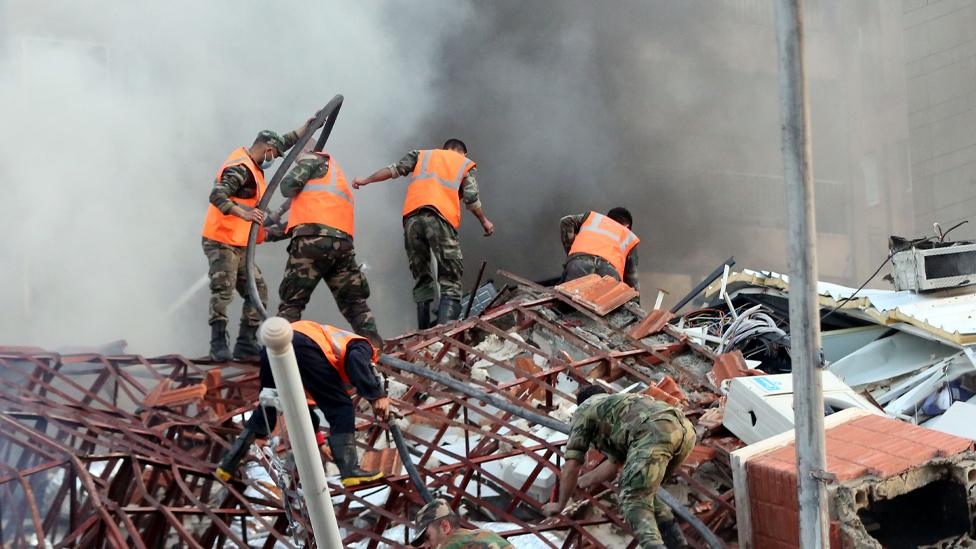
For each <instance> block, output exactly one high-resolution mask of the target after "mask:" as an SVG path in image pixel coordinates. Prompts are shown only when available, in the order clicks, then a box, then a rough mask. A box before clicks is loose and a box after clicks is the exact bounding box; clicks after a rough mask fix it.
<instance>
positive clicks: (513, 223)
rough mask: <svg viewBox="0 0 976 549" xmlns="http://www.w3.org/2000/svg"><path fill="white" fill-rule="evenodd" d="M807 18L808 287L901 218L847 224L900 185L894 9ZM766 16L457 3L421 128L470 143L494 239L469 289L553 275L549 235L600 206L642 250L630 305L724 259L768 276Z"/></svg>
mask: <svg viewBox="0 0 976 549" xmlns="http://www.w3.org/2000/svg"><path fill="white" fill-rule="evenodd" d="M805 4H806V5H807V8H808V10H807V11H808V13H807V19H806V24H807V30H808V41H807V46H808V48H807V51H808V58H809V64H808V74H809V78H810V84H809V88H810V97H811V102H812V107H811V110H812V117H813V138H814V176H815V177H816V179H817V193H818V196H817V200H818V208H819V211H818V218H819V221H818V222H819V229H820V232H821V246H820V249H819V252H820V253H819V255H820V266H821V276H822V277H823V278H825V279H828V280H832V281H838V282H847V283H853V282H855V280H857V281H858V282H860V280H859V279H861V278H862V277H864V276H865V274H866V273H870V272H871V271H872V270H873V269H874V267H875V266H876V265H877V263H878V262H879V261H880V260H881V258H883V257H884V256H885V255H886V254H885V252H886V250H885V238H886V237H887V235H888V234H890V232H889V231H894V232H897V231H898V230H904V229H903V228H904V227H905V226H910V225H911V217H912V216H911V211H910V210H909V211H905V212H900V211H892V210H891V209H890V208H889V209H887V210H888V211H887V213H886V214H883V215H882V216H881V218H880V219H871V218H870V216H869V215H868V214H867V213H866V212H865V210H864V209H863V208H864V207H865V205H866V204H865V202H867V203H868V204H867V205H870V202H871V201H870V200H865V195H866V194H867V195H870V193H871V191H870V189H868V190H866V188H867V187H869V186H870V185H871V184H872V183H873V184H875V185H888V186H889V188H891V189H904V188H905V187H907V186H908V185H907V180H908V170H907V139H908V134H907V109H906V107H905V87H904V86H905V85H904V82H905V81H904V66H903V64H904V59H903V57H902V56H901V53H900V52H901V28H900V26H899V25H900V12H899V9H900V8H899V6H898V5H896V3H888V2H871V1H868V2H840V3H835V2H816V1H814V2H806V3H805ZM772 6H773V2H769V1H766V0H707V1H706V0H684V1H680V2H675V1H671V0H639V1H638V0H633V1H630V0H627V1H622V2H614V3H612V4H607V3H605V2H590V1H586V0H549V1H546V0H540V1H534V2H518V1H515V0H497V1H493V2H479V3H477V4H475V7H474V16H473V17H471V18H469V19H466V20H465V24H464V25H462V26H460V27H458V28H456V29H454V32H453V34H451V35H450V37H449V38H448V39H446V42H448V43H449V44H450V45H449V46H448V47H445V48H444V60H443V63H442V65H441V66H442V68H443V70H442V72H441V84H440V85H439V86H438V90H440V91H441V93H442V94H441V98H440V100H439V104H440V105H441V108H440V109H438V110H437V111H436V112H435V113H434V115H433V116H432V118H431V124H432V126H433V127H435V128H438V129H440V130H441V131H442V133H450V134H456V135H458V136H459V137H462V138H466V139H467V140H468V142H469V147H468V148H469V150H470V156H472V157H473V158H474V159H475V160H477V161H479V181H480V182H481V187H482V191H483V195H484V196H483V199H484V200H483V201H484V204H485V208H486V211H487V213H488V214H489V216H491V217H492V218H494V219H495V220H496V221H497V223H496V230H497V236H495V237H494V238H492V239H481V238H480V237H478V227H477V224H476V223H469V224H468V226H467V227H466V228H464V233H465V237H466V240H465V245H466V248H465V253H466V255H467V257H468V258H470V260H469V261H468V263H467V267H468V277H469V278H470V277H471V276H473V271H475V270H476V266H477V260H479V259H481V258H483V257H486V258H488V259H489V261H491V262H492V263H493V264H494V266H495V267H505V268H508V269H511V270H514V271H517V272H521V273H522V274H524V275H526V276H530V277H535V278H536V279H544V278H548V277H551V276H555V275H558V274H559V272H560V267H561V263H562V261H563V260H564V255H563V250H562V248H561V246H560V243H559V236H558V221H559V218H560V217H561V216H563V215H566V214H569V213H580V212H584V211H587V210H590V209H595V210H598V211H606V210H607V209H609V208H611V207H614V206H617V205H623V206H626V207H628V208H630V209H631V211H632V212H633V213H634V214H635V217H636V222H635V230H636V232H637V233H638V235H639V236H640V237H641V238H642V242H641V245H640V257H641V278H642V281H643V286H644V288H643V289H644V290H645V293H644V303H645V305H648V304H649V303H652V301H650V302H649V299H653V294H654V292H655V289H656V287H658V286H662V287H664V288H667V289H669V290H671V291H672V293H682V292H683V291H684V290H686V289H688V288H690V286H691V285H693V284H694V283H696V282H697V281H698V279H699V277H700V276H702V275H704V274H705V273H707V272H708V271H711V270H712V269H713V268H714V266H715V265H717V264H719V263H720V262H721V261H722V260H724V259H725V258H726V257H728V256H730V255H733V254H734V255H735V256H736V257H737V259H738V266H737V267H751V268H763V269H777V270H780V271H785V270H786V268H787V266H786V245H785V240H784V238H783V229H784V227H785V222H786V221H785V216H784V213H783V208H784V195H783V184H782V164H781V156H780V154H781V153H780V148H779V147H780V135H779V102H778V101H779V99H778V90H777V72H776V51H775V48H776V44H775V33H774V29H773V24H772V21H773V19H772ZM871 178H873V179H875V180H874V181H866V179H871ZM877 179H881V180H882V181H881V183H879V182H878V181H877ZM886 191H887V189H885V188H882V189H881V190H880V196H879V197H878V199H877V200H878V201H879V202H880V203H881V204H882V205H883V204H884V203H886V202H888V203H889V204H890V202H889V200H891V199H892V198H891V197H889V196H887V195H886ZM876 192H877V190H876ZM900 227H901V228H902V229H900ZM512 250H519V252H516V253H512ZM468 283H469V284H470V281H469V282H468ZM676 297H677V296H673V297H672V299H674V298H676Z"/></svg>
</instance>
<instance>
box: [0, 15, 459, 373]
mask: <svg viewBox="0 0 976 549" xmlns="http://www.w3.org/2000/svg"><path fill="white" fill-rule="evenodd" d="M434 4H435V3H433V2H430V3H423V2H421V3H418V2H412V1H411V2H409V3H406V2H394V1H388V2H362V3H360V2H343V3H328V4H326V3H314V2H313V3H309V2H298V1H293V2H264V3H246V4H242V3H240V2H235V1H232V0H221V1H214V2H194V1H190V0H183V1H174V2H164V3H151V4H146V3H139V2H117V1H111V0H93V1H88V2H68V1H55V2H44V3H37V2H12V3H10V2H6V3H4V2H0V21H3V23H2V24H3V26H4V28H3V31H4V32H3V34H2V37H0V48H2V49H0V120H3V131H2V132H0V150H2V151H3V153H2V155H0V158H2V162H0V180H2V181H3V185H2V189H3V200H4V203H5V204H6V205H7V206H6V208H5V213H4V215H3V216H2V218H0V219H2V221H0V230H2V234H3V244H2V245H0V262H2V264H3V272H4V276H3V284H2V286H0V307H2V309H3V311H4V314H3V315H0V334H2V337H0V339H2V342H3V343H7V344H20V345H31V344H32V345H40V346H45V347H47V348H57V347H60V346H62V345H71V344H91V345H93V344H98V343H103V342H106V341H109V340H113V339H119V338H125V339H127V340H128V341H129V342H130V350H132V351H135V352H140V353H162V352H180V353H186V354H202V353H203V352H204V350H205V349H206V344H207V337H208V335H207V330H208V329H207V325H206V309H207V295H208V294H207V290H206V288H203V289H201V290H200V291H198V292H197V293H195V294H193V296H192V299H190V300H189V301H187V302H185V304H183V305H182V306H181V307H179V308H177V310H175V311H174V312H173V313H172V314H170V313H169V312H168V311H169V310H170V309H171V308H172V307H173V305H174V302H175V300H177V298H179V296H181V295H182V294H184V292H185V291H186V290H187V288H189V287H191V286H192V285H193V284H194V282H196V281H197V280H198V279H199V278H200V277H201V276H202V275H204V274H206V271H207V263H206V260H205V258H204V255H203V252H202V251H201V248H200V237H199V231H200V228H201V226H202V223H203V217H204V213H205V211H206V206H207V196H208V194H209V192H210V187H211V185H212V181H213V177H214V173H215V171H216V169H217V167H218V166H219V164H220V162H222V160H223V159H224V157H225V156H226V155H227V153H229V152H230V151H231V150H232V149H234V148H236V147H239V146H241V145H247V144H250V142H251V141H252V140H253V139H254V136H255V135H256V133H257V132H258V131H259V130H261V129H264V128H270V129H275V130H278V131H282V132H283V131H287V130H291V129H294V128H296V127H298V126H300V125H301V124H302V123H303V122H304V121H305V120H306V118H307V117H309V116H310V115H311V114H312V113H314V112H315V111H316V110H317V109H319V108H321V107H322V106H323V105H324V104H325V102H326V101H328V100H329V99H330V98H331V97H332V95H333V94H335V93H339V92H341V93H343V94H344V95H345V96H346V98H347V99H346V102H345V105H344V106H343V110H342V114H341V117H340V119H339V122H338V124H337V125H336V128H335V131H334V133H333V139H332V140H331V141H330V147H329V148H330V149H331V151H332V152H333V153H334V154H335V155H336V157H337V158H338V159H339V161H340V163H341V164H342V165H343V168H344V169H345V171H346V172H347V173H348V174H350V176H351V175H355V174H361V173H364V172H366V171H367V170H372V169H374V168H376V167H378V166H379V165H382V164H386V163H389V162H392V161H393V160H396V159H397V158H399V156H400V155H402V154H403V152H404V150H403V147H404V143H406V142H408V141H410V140H411V139H410V138H412V137H414V136H415V133H416V127H417V126H418V124H419V122H420V120H421V119H422V117H423V116H425V115H426V114H427V113H428V112H429V110H430V109H431V108H433V107H434V103H433V93H432V91H433V90H432V85H431V79H432V75H433V74H434V72H433V71H434V63H435V60H436V50H435V48H437V47H440V43H439V42H438V41H437V33H436V32H435V31H436V30H437V29H438V28H442V27H447V26H454V25H456V24H458V22H459V21H460V20H461V19H463V18H464V17H465V16H466V12H465V8H464V6H463V5H453V4H446V5H445V4H442V3H436V6H435V5H434ZM432 12H436V14H437V18H436V19H435V20H434V22H433V23H432V22H431V21H430V20H429V17H428V15H429V14H430V13H432ZM420 26H423V27H424V28H426V29H427V32H415V30H414V29H416V28H418V27H420ZM407 44H409V47H407V46H406V45H407ZM269 173H270V172H269ZM397 190H398V191H399V192H400V194H397V193H396V192H394V191H397ZM402 191H403V189H402V188H398V189H390V190H386V191H384V190H373V189H370V190H366V191H364V192H362V193H360V194H359V195H358V211H357V213H358V215H359V221H358V223H357V226H358V229H359V231H358V233H359V234H357V241H356V242H357V249H358V250H359V254H358V256H359V257H358V259H359V261H361V262H364V263H366V264H367V265H369V267H370V272H369V275H370V278H371V279H372V280H373V291H374V298H373V299H372V300H371V302H372V304H373V305H374V307H376V308H377V309H378V313H379V314H378V316H379V317H380V327H381V329H382V330H383V332H384V333H399V331H400V330H402V329H403V328H404V327H405V326H406V325H407V322H409V321H410V320H411V318H410V314H409V313H410V312H411V310H410V308H409V306H407V307H404V306H403V305H404V304H406V305H409V293H408V292H407V291H406V290H407V289H408V288H409V287H410V284H409V282H408V279H409V274H408V273H407V271H406V263H405V259H404V258H403V251H402V244H401V243H400V242H401V240H400V236H399V234H400V227H399V225H400V221H399V209H398V205H399V204H398V202H399V197H402ZM278 200H280V199H278ZM286 245H287V243H286V242H282V243H278V244H272V245H268V246H264V247H263V248H264V249H262V251H261V252H260V254H259V258H258V262H259V264H260V265H261V266H262V268H263V270H264V271H265V273H266V275H267V277H268V281H269V286H270V292H271V294H272V296H273V297H272V310H273V308H274V307H275V304H276V303H277V297H276V294H277V286H278V281H280V277H281V271H282V268H283V266H284V262H285V257H286V252H285V246H286ZM404 296H405V297H404ZM401 301H402V303H401ZM239 309H240V302H239V300H238V301H237V303H236V305H235V307H234V308H233V309H232V313H231V314H232V321H231V322H232V327H233V330H232V333H233V331H236V314H237V311H239ZM404 310H406V312H407V314H406V315H404V313H403V311H404ZM310 312H311V313H312V318H317V319H320V320H323V321H331V322H335V323H343V321H342V319H341V317H340V316H339V315H338V314H337V312H336V310H335V307H334V305H333V304H332V298H331V296H330V295H329V294H328V291H327V290H326V289H325V287H324V286H323V287H322V288H320V290H319V292H318V293H317V294H316V296H315V298H314V299H313V303H312V307H311V308H310Z"/></svg>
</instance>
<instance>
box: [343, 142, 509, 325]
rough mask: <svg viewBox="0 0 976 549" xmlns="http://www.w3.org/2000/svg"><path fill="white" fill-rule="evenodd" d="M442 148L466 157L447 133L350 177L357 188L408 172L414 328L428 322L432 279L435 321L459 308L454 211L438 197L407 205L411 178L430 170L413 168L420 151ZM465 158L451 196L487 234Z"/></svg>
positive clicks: (407, 241) (460, 267)
mask: <svg viewBox="0 0 976 549" xmlns="http://www.w3.org/2000/svg"><path fill="white" fill-rule="evenodd" d="M444 151H453V153H457V154H459V155H463V156H464V157H465V158H466V157H467V152H468V149H467V147H466V146H465V145H464V143H463V142H461V141H460V140H458V139H449V140H448V141H447V142H446V143H444V146H443V148H442V149H435V150H433V151H426V150H425V151H420V150H414V151H410V152H409V153H407V154H406V156H404V157H403V158H401V159H400V161H399V162H397V163H396V164H391V165H390V166H387V167H386V168H383V169H381V170H379V171H377V172H376V173H374V174H372V175H370V176H369V177H366V178H356V179H354V180H353V182H352V186H353V188H355V189H358V188H360V187H363V186H365V185H368V184H370V183H376V182H378V181H386V180H388V179H395V178H398V177H404V176H411V186H410V187H409V188H408V190H407V200H406V203H405V206H404V211H403V235H404V245H405V247H406V250H407V260H408V262H409V264H410V273H411V274H412V275H413V278H414V281H415V284H414V288H413V299H414V301H415V302H416V303H417V327H418V328H419V329H424V328H428V327H430V325H431V311H430V306H431V303H432V302H433V300H434V296H435V293H436V292H437V287H438V284H439V285H440V294H441V300H440V304H439V306H438V311H437V319H436V320H437V323H444V322H447V321H448V320H455V319H457V318H458V316H459V314H460V312H461V295H462V292H463V290H462V288H461V275H462V274H463V273H464V262H463V257H462V255H461V244H460V241H459V240H458V231H457V227H458V226H459V225H460V213H458V214H457V217H456V219H455V218H454V216H453V213H451V212H448V211H445V210H448V209H449V206H450V204H447V205H445V204H444V202H443V201H442V202H441V205H440V206H438V205H436V204H434V203H433V202H435V201H431V202H428V203H423V202H421V203H420V205H419V207H416V208H413V207H412V206H410V204H412V203H414V202H413V201H412V200H411V197H412V196H413V195H412V193H414V190H413V186H414V182H415V181H417V180H418V179H421V178H423V176H425V175H428V176H429V175H430V174H420V173H418V172H422V171H423V169H422V168H423V167H424V166H426V163H425V164H424V165H423V166H421V169H418V161H419V159H420V157H421V154H422V153H423V154H424V155H430V154H431V153H435V154H443V153H444ZM468 162H470V161H468ZM470 164H471V167H470V168H469V169H468V170H467V171H463V170H462V173H463V175H459V176H458V177H460V178H461V180H460V181H459V182H457V183H458V189H457V197H456V198H457V200H460V201H462V202H464V205H465V207H466V208H467V209H468V210H469V211H470V212H471V213H472V214H474V216H475V217H477V218H478V221H479V222H481V226H482V228H483V229H484V231H485V236H491V234H492V233H493V232H494V230H495V228H494V225H493V224H492V222H491V221H489V220H488V218H487V217H486V216H485V214H484V211H483V210H482V208H481V201H480V199H479V195H478V183H477V181H476V180H475V175H476V173H477V168H475V167H473V166H474V163H473V162H471V163H470ZM444 176H446V177H444ZM441 177H442V181H443V180H444V179H447V178H450V177H454V175H453V174H450V175H449V174H442V175H441ZM441 200H443V199H441ZM457 200H455V204H454V207H456V206H457ZM445 206H448V207H445ZM431 256H433V257H434V258H435V259H436V261H437V280H436V281H435V280H434V278H433V275H432V274H431V261H430V259H431Z"/></svg>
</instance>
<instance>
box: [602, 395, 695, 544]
mask: <svg viewBox="0 0 976 549" xmlns="http://www.w3.org/2000/svg"><path fill="white" fill-rule="evenodd" d="M695 438H696V437H695V428H694V426H693V425H692V424H691V422H689V421H688V420H687V419H685V418H684V417H679V416H678V415H677V414H676V415H674V416H673V418H664V419H657V420H653V421H648V422H647V423H645V424H644V425H643V426H641V428H639V429H637V432H636V433H634V438H633V440H634V442H632V443H631V445H630V450H629V451H628V453H627V460H626V461H625V462H624V467H623V471H622V472H621V473H620V484H619V486H620V494H619V500H620V511H621V513H622V514H623V516H624V519H626V520H627V523H628V524H630V527H631V528H633V530H634V535H635V536H636V538H637V541H638V544H639V546H640V547H654V546H655V545H663V544H664V542H663V540H662V539H661V532H660V531H659V530H658V527H657V525H658V522H669V521H672V520H674V515H673V514H672V513H671V509H670V508H669V507H668V506H667V505H665V503H664V502H663V501H661V498H659V497H657V491H658V489H660V488H661V483H662V482H663V481H664V480H665V479H667V478H668V477H670V476H671V474H673V473H674V471H675V470H676V469H677V468H678V466H679V465H681V462H683V461H684V460H685V459H686V458H687V457H688V454H690V453H691V450H692V449H693V448H694V447H695Z"/></svg>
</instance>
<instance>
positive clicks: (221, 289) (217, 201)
mask: <svg viewBox="0 0 976 549" xmlns="http://www.w3.org/2000/svg"><path fill="white" fill-rule="evenodd" d="M307 125H308V122H306V124H305V126H302V127H301V128H299V129H297V130H295V131H292V132H288V133H286V134H285V135H284V136H281V135H278V134H277V133H275V132H273V131H270V130H265V131H262V132H261V133H259V134H258V136H257V138H256V139H255V140H254V143H253V144H252V145H251V146H250V147H248V148H247V149H244V150H245V151H246V154H247V155H248V156H249V157H250V161H251V163H252V164H253V165H254V166H255V168H256V169H257V170H260V174H261V175H262V177H263V171H264V170H265V169H267V168H269V167H271V165H272V163H273V162H274V159H275V158H277V157H279V156H281V155H283V154H284V153H285V152H286V151H287V150H288V149H290V148H291V146H292V145H294V144H295V142H296V141H298V136H299V135H300V134H301V133H302V132H304V131H305V128H306V127H307ZM262 187H263V185H262ZM258 195H259V186H258V183H257V181H256V180H255V174H253V173H252V172H251V169H250V168H248V166H247V163H246V162H239V163H237V164H236V165H231V166H227V167H225V168H223V169H222V170H221V171H220V173H219V178H218V179H216V180H215V181H214V186H213V189H212V190H211V191H210V204H211V206H213V208H216V213H212V212H211V211H210V210H208V220H207V222H205V227H204V234H205V236H204V237H203V240H202V246H203V252H204V254H205V255H206V256H207V262H208V263H209V265H210V269H209V276H210V313H209V315H210V317H209V322H210V327H211V334H210V357H211V358H212V359H214V360H220V361H224V360H230V359H231V356H232V355H231V352H230V350H229V349H228V348H227V321H228V319H227V307H228V306H229V305H230V302H231V300H232V299H233V298H234V290H235V289H236V290H237V292H238V293H239V294H240V295H241V297H243V298H244V309H243V312H242V314H241V326H240V332H239V334H238V338H237V342H236V343H235V345H234V353H233V357H234V358H237V359H242V358H245V357H254V356H257V353H258V351H259V347H258V343H257V337H256V334H257V328H258V326H259V325H260V323H261V317H260V315H259V314H258V311H257V309H256V308H255V307H254V306H253V305H252V304H251V298H250V296H248V292H247V270H246V269H247V266H246V262H245V260H244V255H245V250H246V247H245V246H244V245H241V244H242V243H243V242H246V238H245V239H243V242H239V243H238V244H232V243H230V241H229V239H226V238H224V237H225V236H227V233H228V231H227V228H226V224H224V225H225V226H224V227H222V228H219V229H214V227H215V226H217V225H220V224H221V221H220V219H219V218H220V216H235V217H239V218H241V219H243V220H245V221H248V222H256V223H264V221H265V216H264V212H263V211H261V210H259V209H257V208H254V207H250V206H247V205H243V204H238V203H237V201H238V200H244V201H250V202H256V199H258V198H260V197H259V196H258ZM211 217H214V219H210V218H211ZM208 227H209V228H210V229H211V230H210V231H208ZM208 233H209V234H211V235H212V236H214V235H216V234H221V235H222V236H221V237H220V238H222V239H223V240H227V241H221V240H217V239H216V238H218V237H216V236H214V237H213V238H208V237H207V236H206V235H207V234H208ZM239 240H240V239H239ZM255 282H256V284H257V287H258V293H259V294H260V297H261V301H262V303H264V304H265V305H266V304H267V302H268V289H267V286H266V285H265V283H264V277H262V276H261V271H260V270H259V269H257V267H256V266H255Z"/></svg>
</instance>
